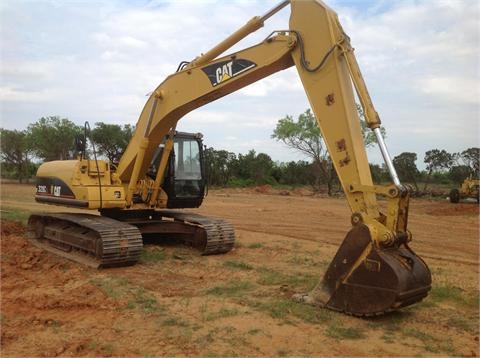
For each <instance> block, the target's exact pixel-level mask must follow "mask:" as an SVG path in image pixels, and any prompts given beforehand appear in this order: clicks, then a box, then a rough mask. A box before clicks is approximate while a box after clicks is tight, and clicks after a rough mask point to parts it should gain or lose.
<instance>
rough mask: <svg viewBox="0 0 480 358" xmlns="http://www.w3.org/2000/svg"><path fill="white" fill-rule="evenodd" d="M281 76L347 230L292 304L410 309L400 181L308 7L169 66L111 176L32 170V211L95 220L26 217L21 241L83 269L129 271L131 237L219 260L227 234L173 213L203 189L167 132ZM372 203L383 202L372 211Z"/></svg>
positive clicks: (337, 32)
mask: <svg viewBox="0 0 480 358" xmlns="http://www.w3.org/2000/svg"><path fill="white" fill-rule="evenodd" d="M288 5H290V7H291V15H290V23H289V28H288V29H287V30H281V31H274V32H273V33H271V34H270V35H269V36H268V37H267V38H265V40H263V41H262V42H260V43H258V44H257V45H255V46H252V47H249V48H246V49H243V50H239V51H236V52H234V53H231V54H228V55H224V56H222V57H220V56H221V55H222V54H223V53H225V52H226V51H227V50H228V49H229V48H231V47H232V46H233V45H235V44H236V43H237V42H239V41H240V40H241V39H243V38H244V37H246V36H247V35H248V34H250V33H252V32H254V31H256V30H258V29H259V28H261V27H262V26H263V25H264V21H266V20H267V19H268V18H270V17H271V16H273V15H274V14H275V13H277V12H278V11H279V10H281V9H282V8H284V7H286V6H288ZM292 66H295V67H296V69H297V71H298V75H299V76H300V79H301V81H302V84H303V87H304V89H305V92H306V95H307V97H308V100H309V102H310V105H311V107H312V109H313V111H314V113H315V116H316V118H317V121H318V126H319V128H320V129H321V132H322V134H323V137H324V139H325V142H326V144H327V147H328V151H329V153H330V156H331V158H332V161H333V164H334V166H335V169H336V171H337V173H338V177H339V178H340V181H341V184H342V188H343V190H344V192H345V196H346V199H347V202H348V204H349V206H350V209H351V211H352V216H351V223H352V228H351V230H350V231H349V232H348V233H347V235H346V237H345V239H344V241H343V243H342V244H341V246H340V248H339V249H338V252H337V253H336V255H335V257H334V258H333V261H332V262H331V264H330V266H329V267H328V269H327V271H326V273H325V275H324V276H323V278H322V280H321V281H320V283H319V284H318V285H317V287H315V288H314V289H313V290H312V291H311V292H310V293H309V294H307V295H303V296H301V299H303V300H304V301H307V302H311V303H313V304H316V305H319V306H322V307H326V308H330V309H333V310H337V311H341V312H345V313H349V314H353V315H358V316H371V315H379V314H383V313H385V312H388V311H392V310H396V309H398V308H400V307H403V306H407V305H410V304H413V303H415V302H419V301H421V300H422V299H423V298H424V297H426V296H427V294H428V291H429V290H430V288H431V275H430V271H429V269H428V267H427V265H426V264H425V262H424V261H423V260H422V259H421V258H420V257H419V256H417V255H416V254H415V253H414V252H413V251H412V249H411V248H410V246H409V242H410V241H411V239H412V234H411V233H410V231H409V230H408V229H407V219H408V208H409V190H408V188H407V187H406V186H404V185H402V184H401V183H400V181H399V179H398V175H397V174H396V171H395V168H394V166H393V164H392V160H391V158H390V156H389V154H388V151H387V148H386V146H385V143H384V140H383V138H382V136H381V134H380V119H379V116H378V114H377V112H376V111H375V109H374V107H373V104H372V101H371V99H370V96H369V94H368V91H367V88H366V86H365V83H364V80H363V78H362V75H361V73H360V69H359V67H358V64H357V61H356V59H355V56H354V51H353V48H352V46H351V44H350V39H349V37H348V36H347V35H346V34H345V32H344V31H343V29H342V26H341V25H340V23H339V21H338V18H337V15H336V13H335V12H334V11H333V10H331V9H330V8H329V7H328V6H326V5H325V4H324V3H323V2H321V1H315V0H290V1H283V2H281V3H280V4H278V5H277V6H276V7H274V8H273V9H271V10H270V11H269V12H267V13H266V14H265V15H264V16H256V17H253V18H252V19H251V20H250V21H248V22H247V23H246V24H245V25H244V26H243V27H241V28H240V29H238V30H237V31H236V32H234V33H233V34H232V35H230V36H229V37H227V38H226V39H225V40H224V41H222V42H221V43H219V44H218V45H217V46H215V47H213V48H212V49H211V50H209V51H208V52H206V53H205V54H202V55H200V56H199V57H197V58H195V59H194V60H192V61H190V62H182V63H180V65H179V68H178V70H177V71H176V72H175V73H173V74H172V75H170V76H168V77H167V78H166V79H165V80H164V81H163V82H162V83H161V84H160V85H159V86H158V87H157V88H156V89H155V90H154V91H153V92H152V93H151V95H150V97H149V99H148V101H147V102H146V104H145V107H144V108H143V110H142V112H141V114H140V118H139V119H138V122H137V125H136V130H135V133H134V135H133V138H132V139H131V141H130V143H129V145H128V147H127V148H126V150H125V152H124V154H123V156H122V157H121V160H120V161H119V163H118V165H117V166H113V165H112V164H111V163H108V162H107V161H104V160H97V159H96V158H93V159H87V158H86V157H85V155H80V156H79V158H78V159H77V160H66V161H53V162H46V163H44V164H42V165H41V166H40V168H39V169H38V173H37V187H36V194H35V199H36V201H38V202H41V203H46V204H55V205H63V206H68V207H74V208H85V209H91V210H98V211H99V212H100V215H93V214H78V213H72V212H69V213H68V212H67V213H58V214H52V213H48V214H47V213H43V214H40V213H39V214H33V215H32V216H31V217H30V218H29V233H30V236H31V238H32V239H33V240H34V241H36V242H37V243H38V244H39V245H42V246H44V247H46V248H48V249H50V250H53V251H55V252H58V253H61V254H62V255H64V256H71V257H72V258H74V259H76V260H78V261H82V260H85V261H88V262H92V261H93V262H94V265H95V266H122V265H130V264H134V263H135V262H137V260H138V259H139V256H140V253H141V251H142V236H147V235H149V234H154V235H155V236H157V237H161V236H166V237H179V238H182V239H184V240H186V241H187V242H189V243H190V244H191V245H193V246H194V247H196V248H197V249H199V250H200V251H201V252H202V253H203V254H217V253H225V252H228V251H229V250H230V249H231V248H232V247H233V245H234V240H235V234H234V229H233V227H232V225H231V224H229V223H228V222H226V221H224V220H222V219H214V218H209V217H205V216H200V215H197V214H193V213H190V212H179V211H178V210H177V211H175V210H173V209H175V208H193V207H198V206H200V204H201V203H202V200H203V196H204V191H205V176H204V175H205V168H204V163H203V151H202V149H203V148H202V138H201V135H199V134H188V133H179V132H177V131H176V126H177V122H178V121H179V120H180V119H181V118H182V117H183V116H184V115H185V114H186V113H188V112H190V111H192V110H194V109H195V108H198V107H200V106H202V105H205V104H207V103H210V102H212V101H214V100H217V99H219V98H221V97H224V96H226V95H228V94H230V93H232V92H234V91H236V90H239V89H241V88H243V87H245V86H247V85H249V84H251V83H254V82H256V81H259V80H261V79H263V78H265V77H267V76H269V75H271V74H273V73H276V72H278V71H281V70H283V69H286V68H289V67H292ZM354 91H355V92H356V94H357V96H358V99H359V100H360V103H361V105H362V107H363V110H364V113H365V118H366V121H367V123H368V126H369V127H370V128H371V129H372V130H373V132H374V133H375V135H376V137H377V141H378V143H379V147H380V151H381V153H382V155H383V158H384V160H385V163H386V165H387V167H388V169H389V172H390V175H391V178H392V181H393V184H391V185H388V186H379V185H374V184H373V182H372V178H371V173H370V168H369V164H368V160H367V156H366V152H365V148H364V144H363V139H362V135H361V130H360V122H359V117H358V113H357V109H356V104H355V96H354ZM80 142H82V141H80ZM80 149H82V145H80ZM83 152H85V148H84V147H83ZM377 196H383V197H385V198H386V199H387V202H388V204H387V208H386V211H385V212H384V213H382V212H381V211H380V208H379V205H378V203H377ZM312 215H315V213H312ZM79 257H81V258H79Z"/></svg>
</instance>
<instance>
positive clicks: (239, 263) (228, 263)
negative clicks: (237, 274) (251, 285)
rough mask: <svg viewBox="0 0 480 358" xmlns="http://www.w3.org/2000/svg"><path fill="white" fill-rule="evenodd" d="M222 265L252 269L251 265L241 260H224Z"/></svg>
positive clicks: (238, 268)
mask: <svg viewBox="0 0 480 358" xmlns="http://www.w3.org/2000/svg"><path fill="white" fill-rule="evenodd" d="M223 266H225V267H228V268H232V269H236V270H246V271H248V270H253V266H252V265H250V264H247V263H246V262H243V261H225V262H224V263H223Z"/></svg>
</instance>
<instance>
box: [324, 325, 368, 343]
mask: <svg viewBox="0 0 480 358" xmlns="http://www.w3.org/2000/svg"><path fill="white" fill-rule="evenodd" d="M326 333H327V336H329V337H331V338H334V339H337V340H342V339H363V338H365V333H364V331H363V330H362V329H360V328H354V327H344V326H343V325H341V324H340V323H339V322H338V321H335V322H333V323H331V324H330V325H329V326H328V328H327V332H326Z"/></svg>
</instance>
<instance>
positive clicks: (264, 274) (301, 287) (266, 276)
mask: <svg viewBox="0 0 480 358" xmlns="http://www.w3.org/2000/svg"><path fill="white" fill-rule="evenodd" d="M258 272H259V273H260V278H259V279H258V281H257V282H258V283H259V284H260V285H264V286H276V285H288V286H290V287H291V288H292V289H294V290H298V291H307V290H310V289H312V287H314V286H315V285H316V284H317V283H318V280H319V277H318V276H317V275H312V274H306V273H298V274H293V275H285V274H284V273H281V272H278V271H275V270H271V269H268V268H264V267H263V268H260V269H258Z"/></svg>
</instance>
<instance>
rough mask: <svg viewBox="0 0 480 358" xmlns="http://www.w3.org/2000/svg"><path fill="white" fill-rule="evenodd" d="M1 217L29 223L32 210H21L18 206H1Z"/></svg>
mask: <svg viewBox="0 0 480 358" xmlns="http://www.w3.org/2000/svg"><path fill="white" fill-rule="evenodd" d="M0 213H1V218H2V219H5V220H10V221H19V222H21V223H22V224H23V225H27V222H28V218H29V217H30V214H31V212H30V211H28V210H21V209H17V208H10V207H2V208H1V212H0Z"/></svg>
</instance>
